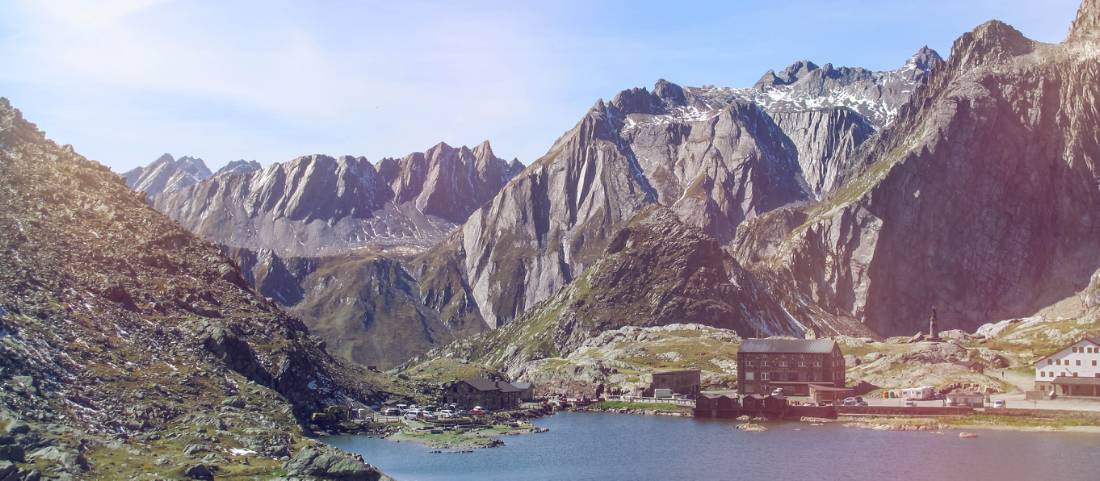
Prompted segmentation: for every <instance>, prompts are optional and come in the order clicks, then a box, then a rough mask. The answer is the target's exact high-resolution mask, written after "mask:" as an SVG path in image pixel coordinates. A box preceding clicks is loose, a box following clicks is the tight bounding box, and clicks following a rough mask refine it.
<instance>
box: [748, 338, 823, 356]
mask: <svg viewBox="0 0 1100 481" xmlns="http://www.w3.org/2000/svg"><path fill="white" fill-rule="evenodd" d="M834 347H836V342H835V341H833V340H832V339H745V340H744V341H741V348H740V349H738V350H737V352H752V353H784V354H829V353H831V352H833V348H834Z"/></svg>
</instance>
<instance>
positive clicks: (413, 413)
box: [405, 409, 420, 419]
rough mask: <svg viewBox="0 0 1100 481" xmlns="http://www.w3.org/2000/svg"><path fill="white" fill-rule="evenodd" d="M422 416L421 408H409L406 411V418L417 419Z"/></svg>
mask: <svg viewBox="0 0 1100 481" xmlns="http://www.w3.org/2000/svg"><path fill="white" fill-rule="evenodd" d="M419 417H420V410H419V409H409V410H408V411H405V419H416V418H419Z"/></svg>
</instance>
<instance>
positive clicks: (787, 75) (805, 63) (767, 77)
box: [753, 60, 832, 89]
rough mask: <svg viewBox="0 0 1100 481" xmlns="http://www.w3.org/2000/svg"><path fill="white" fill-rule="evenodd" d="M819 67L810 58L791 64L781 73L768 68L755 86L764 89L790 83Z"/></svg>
mask: <svg viewBox="0 0 1100 481" xmlns="http://www.w3.org/2000/svg"><path fill="white" fill-rule="evenodd" d="M829 67H830V68H832V64H829ZM818 68H820V67H818V66H817V64H815V63H813V62H811V61H809V60H799V61H797V62H794V63H792V64H790V65H789V66H787V68H785V69H783V71H782V72H779V73H776V72H775V71H774V70H768V72H767V73H765V74H764V76H763V77H761V78H760V80H758V81H757V82H756V84H755V85H753V87H755V88H758V89H763V88H767V87H771V86H776V85H790V84H793V83H795V82H797V81H798V80H799V79H801V78H803V77H805V76H806V75H807V74H809V73H810V72H813V71H815V70H817V69H818Z"/></svg>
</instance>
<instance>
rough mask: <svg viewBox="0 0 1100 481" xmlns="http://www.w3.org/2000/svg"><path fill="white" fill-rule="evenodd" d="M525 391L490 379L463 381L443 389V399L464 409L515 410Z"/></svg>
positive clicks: (452, 383) (455, 382)
mask: <svg viewBox="0 0 1100 481" xmlns="http://www.w3.org/2000/svg"><path fill="white" fill-rule="evenodd" d="M523 391H524V390H523V389H521V388H518V387H516V386H513V385H511V384H509V383H507V382H504V381H490V380H488V379H463V380H459V381H454V382H451V383H450V384H448V385H447V386H445V387H444V389H443V399H444V401H446V402H447V403H448V404H456V405H458V406H459V407H460V408H462V409H473V408H474V407H477V406H480V407H481V408H483V409H490V410H494V411H496V410H501V409H515V408H516V406H519V402H520V398H521V397H522V396H523Z"/></svg>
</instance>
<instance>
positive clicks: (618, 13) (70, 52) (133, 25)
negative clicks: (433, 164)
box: [0, 0, 1079, 171]
mask: <svg viewBox="0 0 1100 481" xmlns="http://www.w3.org/2000/svg"><path fill="white" fill-rule="evenodd" d="M1078 3H1079V2H1078V0H1030V1H1025V0H965V1H958V0H954V1H946V0H943V1H941V0H928V1H923V2H921V1H889V0H882V1H855V0H835V1H819V2H809V1H801V0H789V1H783V2H776V1H774V0H773V1H755V0H754V1H748V0H744V1H734V0H726V1H700V2H668V1H664V2H648V1H599V0H589V1H561V2H546V4H543V5H540V4H536V3H535V2H514V1H499V2H495V1H486V2H481V1H452V2H426V1H423V2H421V1H401V2H394V1H385V2H370V1H359V2H355V1H346V2H342V1H309V2H306V1H301V2H281V1H276V0H268V1H256V2H249V1H233V2H220V1H218V2H216V1H208V2H200V1H193V2H182V1H176V2H174V1H158V0H108V1H101V2H70V1H26V2H22V1H18V0H17V1H10V2H3V3H0V59H2V60H3V68H2V69H0V96H4V97H8V98H9V99H10V100H11V101H12V103H13V104H15V106H16V107H18V108H20V109H21V110H23V112H24V114H25V116H26V117H28V118H29V119H30V120H31V121H33V122H36V123H37V124H38V125H39V127H40V128H42V129H43V130H45V131H46V133H47V134H48V135H49V136H50V137H51V138H53V139H55V140H57V141H59V142H61V143H69V144H73V145H74V146H75V147H76V149H77V151H78V152H81V153H83V154H84V155H86V156H88V157H89V158H92V159H95V160H98V161H100V162H103V163H105V164H107V165H109V166H110V167H111V168H113V169H114V170H116V171H124V170H127V169H130V168H132V167H135V166H137V165H142V164H145V163H148V162H149V161H151V160H153V159H155V158H156V157H157V156H159V155H160V154H161V153H163V152H170V153H172V154H174V155H177V156H180V155H185V154H186V155H195V156H199V157H202V158H203V159H205V160H206V161H207V163H208V164H209V165H210V166H211V167H217V166H219V165H222V164H224V163H225V162H228V161H230V160H235V159H240V158H244V159H255V160H259V161H260V162H262V163H264V164H267V163H270V162H278V161H285V160H289V159H291V158H293V157H295V156H298V155H302V154H309V153H327V154H333V155H340V154H354V155H366V156H367V157H368V158H370V159H371V160H378V159H380V158H382V157H386V156H401V155H404V154H407V153H409V152H413V151H422V150H424V149H426V148H428V147H430V146H432V145H434V144H435V143H437V142H439V141H446V142H447V143H450V144H452V145H462V144H467V145H474V144H476V143H479V142H481V141H482V140H485V139H489V140H490V141H491V142H492V144H493V148H494V150H495V151H496V153H497V155H498V156H501V157H505V158H509V159H510V158H512V157H519V158H520V160H521V161H523V162H524V163H530V162H531V161H532V160H534V159H535V158H537V157H539V156H541V155H542V154H543V153H545V151H546V150H547V149H548V148H549V146H550V144H551V143H552V142H553V141H554V140H555V139H556V138H557V137H558V136H560V135H561V134H562V133H563V132H565V131H566V130H568V129H569V128H570V127H572V126H573V125H574V123H576V122H577V120H579V119H580V117H581V116H582V115H583V114H584V112H585V111H587V109H588V108H589V107H591V106H592V104H593V103H594V102H595V101H596V99H598V98H605V99H607V98H610V97H612V96H614V95H615V94H616V93H617V92H618V91H620V90H622V89H625V88H629V87H634V86H652V85H653V83H654V82H655V81H656V80H657V79H659V78H666V79H668V80H670V81H673V82H676V83H679V84H681V85H703V84H713V85H725V86H746V85H750V84H752V83H753V82H754V81H755V80H756V79H758V78H759V77H760V76H761V75H762V74H763V73H764V72H765V71H767V70H768V69H777V70H778V69H780V68H783V67H784V66H786V65H788V64H790V63H791V62H792V61H794V60H797V59H803V58H805V59H810V60H813V61H815V62H817V63H819V64H824V63H830V62H831V63H833V64H834V65H838V66H840V65H847V66H863V67H867V68H872V69H876V70H882V69H891V68H895V67H897V66H900V65H901V64H902V63H903V62H904V61H905V59H906V58H908V57H909V55H911V54H912V53H913V52H915V51H916V50H917V49H918V48H920V47H921V46H922V45H926V44H927V45H929V46H931V47H932V48H934V49H936V50H938V51H939V52H940V53H941V54H942V55H944V56H945V57H946V56H947V55H948V53H949V51H950V47H951V43H952V42H953V41H954V39H955V38H957V37H958V36H959V35H961V34H962V33H964V32H966V31H968V30H970V29H972V28H973V27H975V26H976V25H978V24H980V23H981V22H983V21H985V20H989V19H993V18H996V19H1000V20H1004V21H1006V22H1008V23H1009V24H1011V25H1013V26H1015V27H1017V28H1018V29H1020V30H1021V31H1022V32H1023V33H1024V34H1025V35H1027V36H1028V37H1030V38H1033V39H1036V40H1042V41H1051V42H1056V41H1061V40H1062V39H1063V38H1064V37H1065V34H1066V32H1067V30H1068V28H1069V23H1070V22H1071V21H1072V19H1073V16H1074V14H1075V12H1076V8H1077V5H1078Z"/></svg>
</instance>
